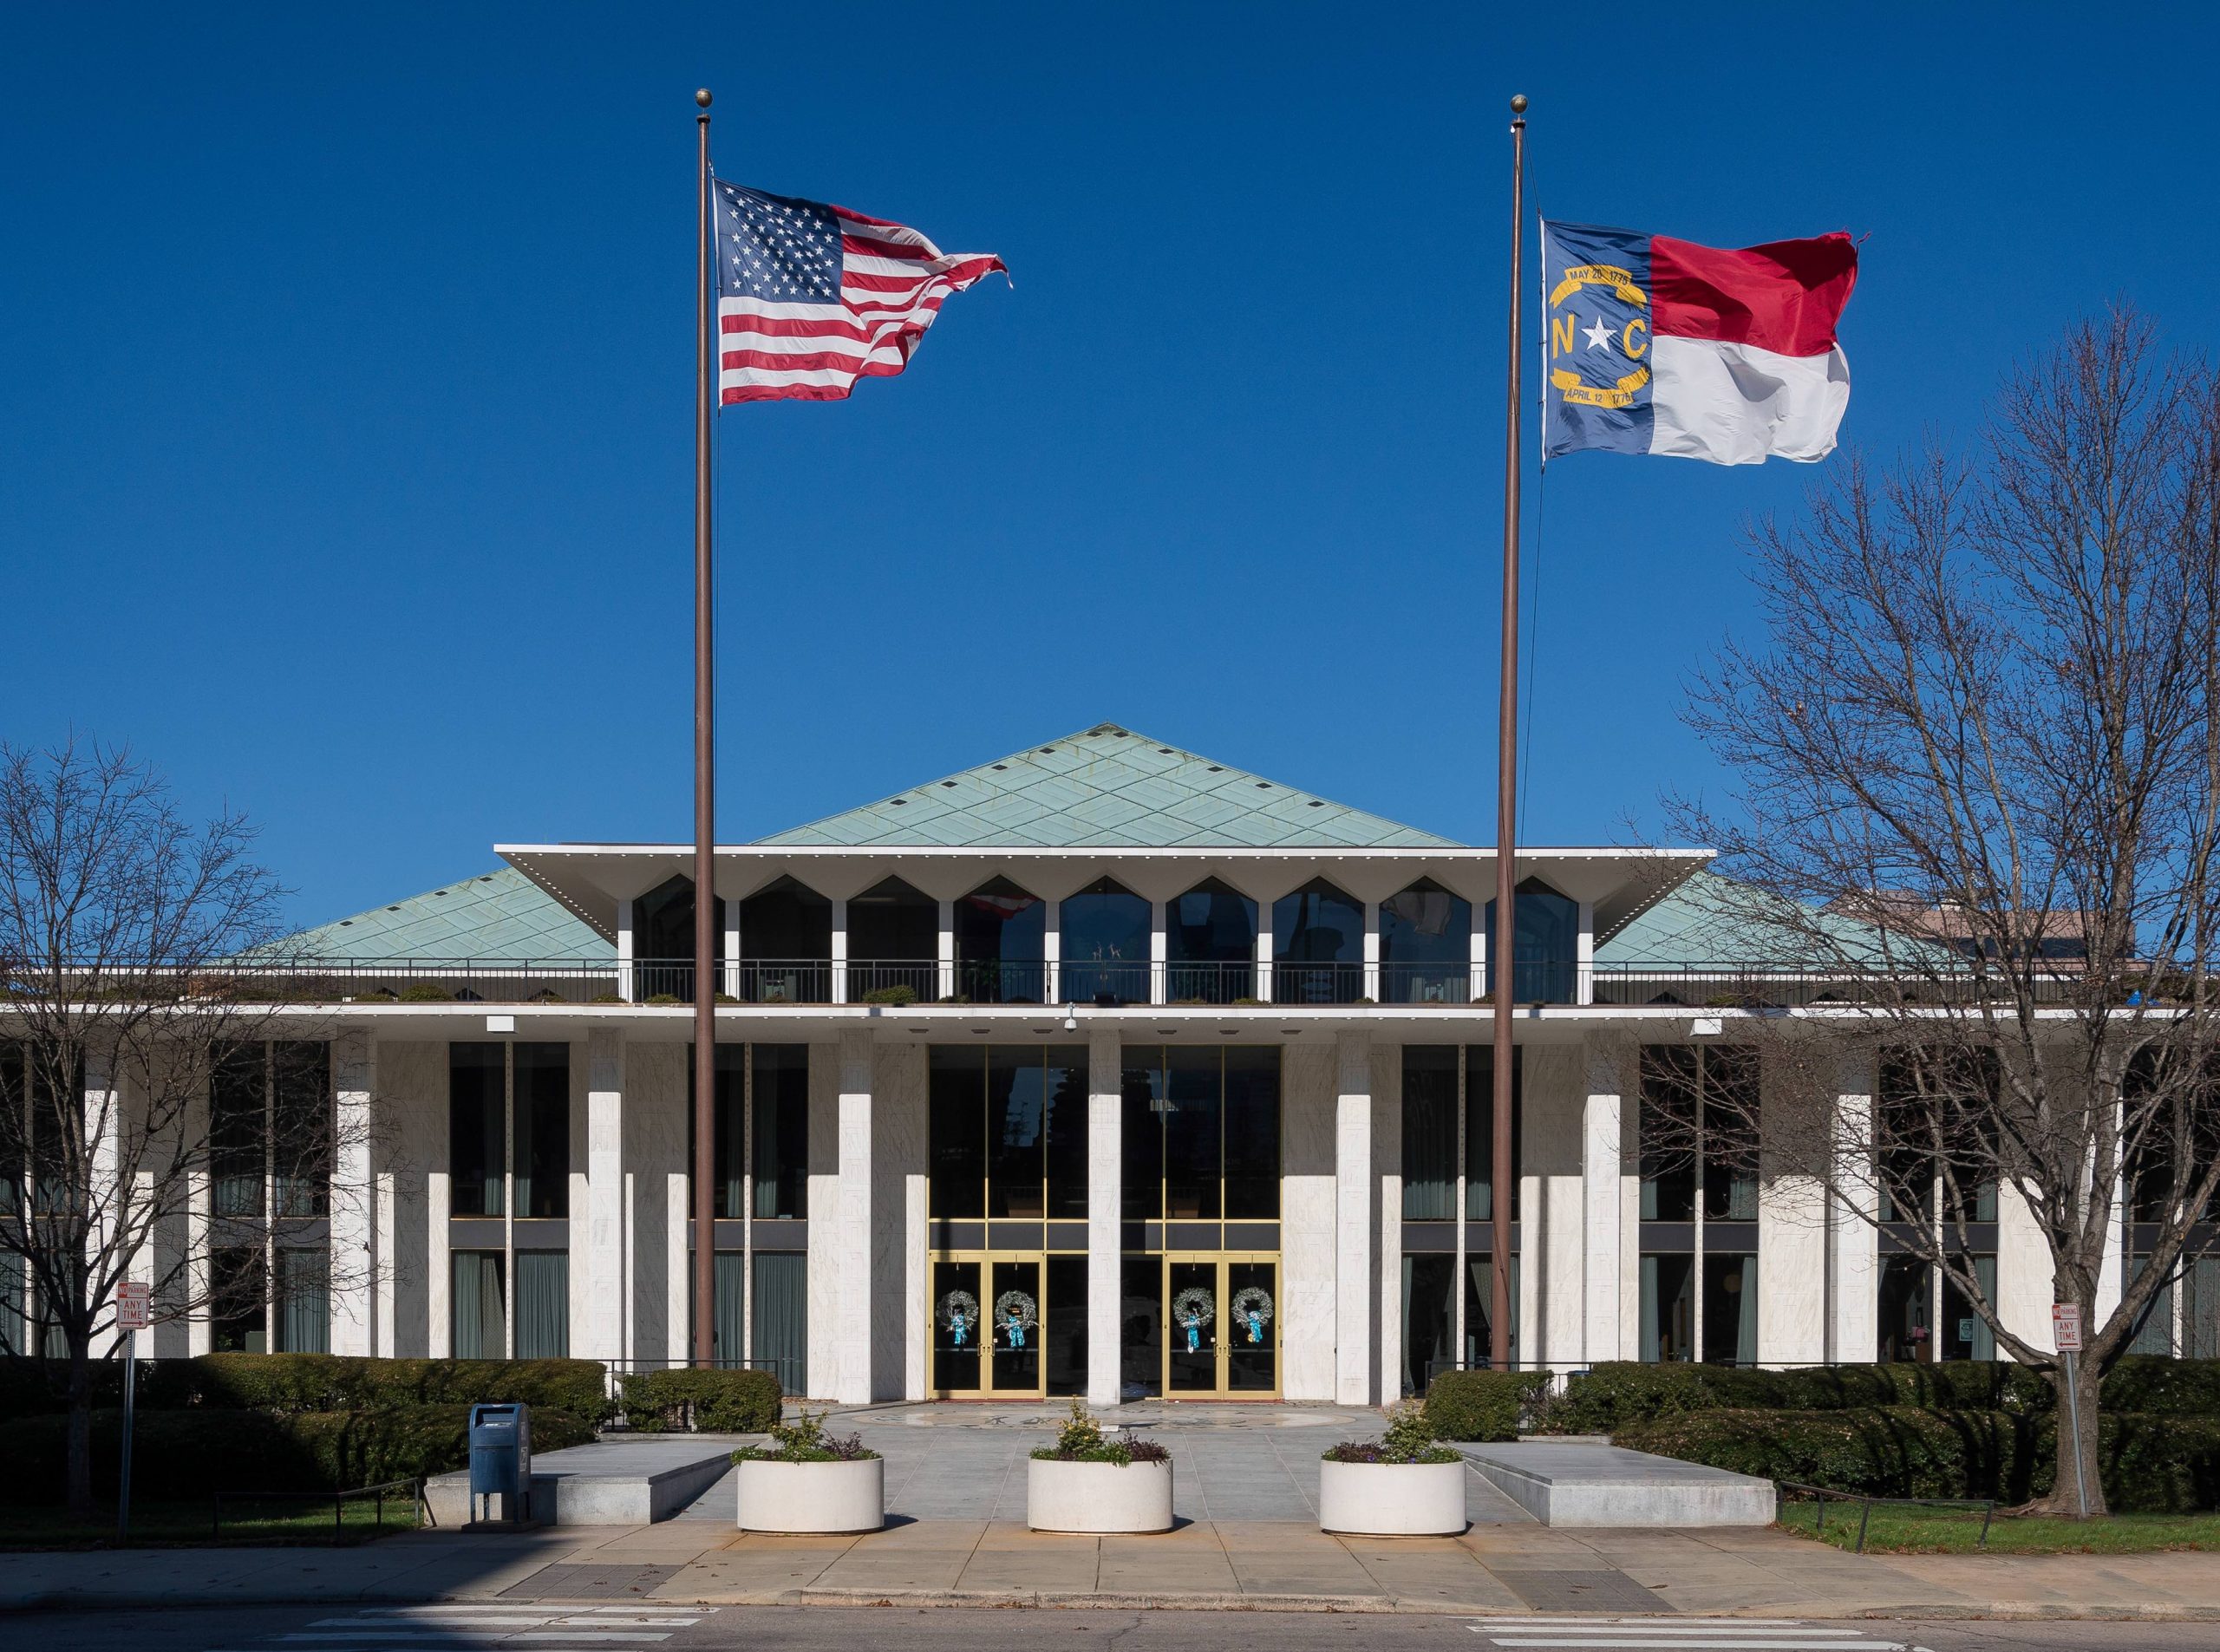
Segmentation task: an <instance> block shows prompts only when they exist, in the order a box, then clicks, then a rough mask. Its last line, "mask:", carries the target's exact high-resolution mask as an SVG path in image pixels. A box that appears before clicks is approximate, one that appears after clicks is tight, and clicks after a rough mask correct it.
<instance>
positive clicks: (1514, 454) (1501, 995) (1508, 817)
mask: <svg viewBox="0 0 2220 1652" xmlns="http://www.w3.org/2000/svg"><path fill="white" fill-rule="evenodd" d="M1525 187H1526V100H1525V97H1524V96H1518V97H1514V98H1512V100H1511V354H1510V357H1509V360H1508V361H1507V362H1505V372H1506V373H1507V374H1508V375H1509V380H1510V391H1509V398H1508V423H1507V426H1506V428H1505V432H1504V460H1503V677H1502V682H1501V686H1500V689H1499V694H1498V710H1497V725H1496V797H1495V933H1494V935H1493V936H1492V937H1490V939H1489V942H1488V946H1489V952H1488V963H1489V965H1490V969H1489V974H1490V975H1492V976H1494V982H1493V983H1492V984H1493V992H1492V995H1491V996H1492V1001H1493V1002H1492V1008H1493V1009H1494V1011H1495V1040H1494V1047H1493V1059H1492V1061H1490V1063H1489V1066H1490V1068H1491V1073H1490V1077H1491V1078H1492V1081H1493V1085H1494V1090H1493V1095H1492V1107H1491V1109H1490V1113H1489V1121H1490V1123H1491V1124H1492V1126H1493V1130H1492V1147H1493V1152H1492V1157H1491V1159H1490V1161H1489V1172H1488V1186H1489V1194H1488V1201H1489V1202H1488V1214H1489V1217H1490V1218H1491V1225H1492V1237H1491V1241H1490V1245H1489V1249H1490V1250H1491V1251H1492V1255H1491V1256H1490V1257H1489V1268H1488V1272H1489V1275H1490V1276H1491V1280H1490V1283H1492V1285H1493V1286H1494V1293H1493V1296H1492V1301H1491V1303H1490V1304H1489V1306H1490V1313H1489V1316H1488V1363H1489V1364H1490V1365H1492V1366H1493V1367H1494V1368H1496V1369H1497V1370H1498V1371H1501V1370H1507V1369H1509V1368H1510V1366H1511V1201H1512V1196H1513V1193H1514V1191H1515V1190H1516V1189H1517V1187H1518V1166H1516V1165H1514V1164H1513V1163H1512V1159H1511V1153H1512V1146H1511V1144H1512V1131H1511V1109H1512V1100H1513V1094H1512V1085H1511V1077H1512V1038H1511V1002H1512V996H1513V993H1514V990H1515V984H1516V976H1517V959H1518V952H1517V941H1518V920H1517V917H1516V916H1515V914H1514V912H1513V911H1512V908H1513V904H1514V903H1515V902H1516V901H1517V899H1518V865H1517V862H1518V467H1519V462H1520V460H1521V459H1522V458H1523V457H1524V455H1523V454H1521V453H1520V452H1519V447H1518V416H1519V413H1520V411H1521V408H1520V406H1519V402H1520V396H1519V382H1520V377H1521V369H1522V368H1524V366H1525V356H1526V351H1525V345H1524V343H1522V342H1521V341H1520V338H1519V326H1518V323H1519V317H1520V315H1521V313H1522V306H1523V304H1524V303H1525V291H1524V289H1525V277H1524V275H1523V273H1522V271H1523V269H1524V258H1523V256H1522V255H1523V253H1524V251H1525V227H1526V226H1525Z"/></svg>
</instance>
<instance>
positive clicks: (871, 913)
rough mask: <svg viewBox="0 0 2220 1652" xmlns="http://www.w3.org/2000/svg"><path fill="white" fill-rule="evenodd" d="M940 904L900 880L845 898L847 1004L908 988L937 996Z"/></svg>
mask: <svg viewBox="0 0 2220 1652" xmlns="http://www.w3.org/2000/svg"><path fill="white" fill-rule="evenodd" d="M939 979H940V903H939V902H938V901H937V900H934V899H933V898H930V896H926V895H921V894H919V893H918V892H917V891H916V890H914V889H912V888H911V887H910V885H907V884H905V883H904V882H903V881H902V880H901V879H900V878H885V879H882V880H881V881H880V882H879V883H878V884H876V885H873V886H872V887H871V888H870V889H867V890H865V891H864V892H863V893H862V894H860V895H852V896H850V897H849V898H848V999H849V1002H852V1003H853V1002H863V1000H864V996H865V994H867V993H872V992H877V991H879V990H881V989H885V988H888V987H907V988H908V989H910V990H911V992H913V993H915V994H917V996H918V997H920V998H924V999H933V998H937V997H938V996H940V985H939Z"/></svg>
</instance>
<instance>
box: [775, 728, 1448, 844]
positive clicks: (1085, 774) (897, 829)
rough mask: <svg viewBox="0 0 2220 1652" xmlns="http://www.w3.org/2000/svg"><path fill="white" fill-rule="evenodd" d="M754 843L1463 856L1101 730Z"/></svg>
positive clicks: (1386, 823)
mask: <svg viewBox="0 0 2220 1652" xmlns="http://www.w3.org/2000/svg"><path fill="white" fill-rule="evenodd" d="M761 842H762V843H764V844H766V845H773V844H808V845H813V846H815V845H837V846H863V845H867V844H878V845H885V846H903V847H911V848H955V849H968V848H980V849H1016V848H1025V849H1072V848H1089V849H1093V848H1147V849H1168V848H1191V847H1198V846H1200V847H1214V848H1243V849H1358V848H1383V847H1394V848H1443V849H1453V848H1458V847H1460V845H1459V844H1457V843H1456V842H1454V841H1453V839H1448V838H1442V837H1437V836H1435V835H1434V834H1433V833H1431V832H1420V831H1419V830H1418V829H1416V828H1415V827H1413V826H1402V825H1399V824H1398V823H1397V822H1395V821H1394V820H1388V819H1382V818H1381V816H1379V815H1376V814H1368V813H1365V812H1364V811H1363V810H1361V809H1352V808H1349V807H1348V806H1346V805H1343V804H1340V803H1334V802H1329V801H1328V800H1326V799H1324V798H1322V797H1316V796H1314V795H1313V794H1312V793H1309V792H1304V791H1299V790H1297V789H1296V788H1295V787H1290V786H1283V785H1281V784H1280V783H1279V782H1278V781H1276V780H1264V779H1263V778H1261V777H1259V776H1257V775H1255V774H1250V773H1249V772H1248V771H1246V770H1245V769H1238V768H1235V767H1231V766H1230V765H1228V764H1225V763H1214V762H1212V761H1211V760H1210V759H1209V758H1207V757H1200V756H1198V755H1197V754H1194V753H1193V752H1189V751H1182V750H1180V749H1179V748H1178V747H1176V746H1167V745H1165V743H1164V742H1163V741H1158V740H1151V739H1150V738H1149V737H1148V736H1147V735H1141V734H1137V733H1135V732H1134V731H1133V730H1132V729H1130V728H1120V727H1119V726H1118V725H1117V724H1115V723H1108V722H1105V723H1097V724H1096V725H1095V726H1094V728H1089V729H1087V730H1085V731H1084V732H1083V733H1081V734H1076V735H1066V736H1064V737H1063V738H1062V739H1061V740H1050V741H1042V742H1041V744H1040V745H1038V746H1035V747H1030V748H1028V749H1026V750H1024V751H1022V752H1013V753H1011V754H1009V756H1008V757H1004V758H1002V759H1001V760H1000V761H996V762H992V763H983V764H981V765H980V766H979V767H976V768H967V769H965V770H963V772H962V773H960V774H950V775H949V776H947V777H946V778H945V779H943V780H930V781H928V782H926V783H925V784H924V785H923V786H919V787H914V788H913V789H911V790H910V791H907V792H903V793H898V794H897V795H896V796H893V797H890V798H886V799H884V800H881V801H879V802H877V803H867V804H865V806H863V807H861V808H859V809H850V810H849V811H847V813H845V814H835V815H831V816H828V817H827V818H826V819H822V820H816V821H813V822H811V823H810V824H809V825H807V826H795V827H793V828H792V829H791V830H789V831H786V832H780V833H775V834H774V835H773V836H771V837H767V838H765V839H761Z"/></svg>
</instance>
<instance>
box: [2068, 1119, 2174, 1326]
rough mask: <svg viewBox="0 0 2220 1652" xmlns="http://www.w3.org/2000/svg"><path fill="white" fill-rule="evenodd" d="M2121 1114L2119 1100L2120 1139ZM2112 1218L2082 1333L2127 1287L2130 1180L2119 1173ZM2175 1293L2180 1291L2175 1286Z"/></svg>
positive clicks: (2115, 1131) (2105, 1315)
mask: <svg viewBox="0 0 2220 1652" xmlns="http://www.w3.org/2000/svg"><path fill="white" fill-rule="evenodd" d="M2122 1127H2123V1120H2122V1115H2121V1112H2120V1108H2119V1104H2118V1103H2117V1102H2115V1103H2114V1104H2113V1107H2112V1139H2113V1140H2114V1141H2118V1140H2119V1139H2120V1132H2121V1129H2122ZM2126 1262H2127V1182H2126V1179H2125V1178H2124V1177H2120V1176H2115V1177H2113V1178H2112V1217H2111V1219H2110V1220H2109V1221H2107V1222H2106V1224H2105V1254H2104V1259H2103V1260H2102V1261H2101V1262H2100V1263H2099V1264H2098V1267H2097V1298H2096V1300H2095V1301H2094V1302H2093V1303H2090V1304H2089V1323H2088V1325H2087V1326H2086V1327H2085V1328H2084V1329H2083V1330H2082V1333H2081V1334H2082V1335H2083V1336H2084V1337H2087V1336H2090V1335H2093V1334H2094V1333H2095V1332H2096V1330H2097V1328H2098V1327H2099V1326H2100V1325H2102V1324H2103V1323H2104V1322H2106V1320H2107V1319H2110V1318H2111V1317H2112V1312H2113V1310H2114V1309H2117V1308H2118V1307H2119V1300H2120V1297H2121V1296H2122V1295H2124V1294H2125V1290H2126V1288H2127V1270H2126ZM2174 1294H2175V1295H2176V1296H2179V1295H2180V1294H2181V1290H2180V1288H2179V1287H2178V1286H2177V1287H2175V1290H2174Z"/></svg>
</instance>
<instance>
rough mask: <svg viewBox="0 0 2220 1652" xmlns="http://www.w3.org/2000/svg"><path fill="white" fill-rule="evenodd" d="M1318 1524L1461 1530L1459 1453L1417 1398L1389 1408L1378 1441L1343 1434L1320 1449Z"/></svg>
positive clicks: (1380, 1532) (1423, 1533)
mask: <svg viewBox="0 0 2220 1652" xmlns="http://www.w3.org/2000/svg"><path fill="white" fill-rule="evenodd" d="M1318 1525H1319V1526H1320V1528H1321V1529H1322V1530H1323V1531H1348V1532H1355V1533H1358V1534H1361V1535H1363V1536H1367V1537H1388V1538H1403V1537H1437V1536H1454V1535H1455V1534H1456V1533H1458V1532H1459V1531H1463V1530H1464V1529H1465V1459H1464V1458H1463V1457H1462V1456H1460V1455H1459V1453H1456V1452H1454V1451H1452V1450H1451V1449H1450V1448H1449V1447H1448V1446H1444V1445H1442V1444H1440V1440H1439V1439H1438V1436H1437V1434H1436V1432H1435V1429H1434V1427H1433V1421H1432V1420H1431V1419H1429V1418H1428V1417H1427V1410H1426V1402H1425V1401H1422V1400H1420V1401H1410V1402H1407V1403H1406V1404H1404V1405H1401V1406H1398V1407H1396V1408H1395V1409H1394V1411H1393V1412H1391V1413H1389V1414H1388V1419H1387V1430H1386V1432H1385V1433H1383V1434H1382V1435H1381V1438H1380V1439H1378V1440H1367V1441H1349V1440H1345V1441H1343V1442H1342V1444H1340V1445H1338V1446H1334V1447H1332V1448H1331V1449H1329V1451H1328V1452H1327V1453H1325V1459H1324V1461H1323V1462H1322V1464H1321V1465H1320V1467H1319V1472H1318Z"/></svg>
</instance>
